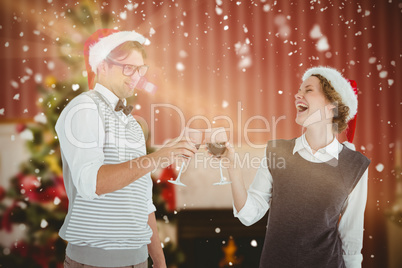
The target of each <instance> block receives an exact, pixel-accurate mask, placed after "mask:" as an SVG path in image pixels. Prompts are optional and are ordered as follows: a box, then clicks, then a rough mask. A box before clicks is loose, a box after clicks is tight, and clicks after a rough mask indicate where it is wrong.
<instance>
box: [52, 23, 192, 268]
mask: <svg viewBox="0 0 402 268" xmlns="http://www.w3.org/2000/svg"><path fill="white" fill-rule="evenodd" d="M145 42H146V39H145V38H144V37H143V36H142V35H140V34H138V33H136V32H134V31H117V30H110V29H101V30H98V31H97V32H95V33H94V34H93V35H92V36H91V37H90V38H89V39H88V40H87V41H86V43H85V48H84V55H85V61H86V67H87V71H88V83H89V88H90V89H92V88H94V89H93V90H90V91H89V92H85V93H83V94H81V95H79V96H77V97H76V98H74V99H73V100H72V101H71V102H70V103H69V104H68V105H67V107H66V108H65V109H64V110H63V112H62V113H61V115H60V117H59V119H58V121H57V124H56V132H57V134H58V138H59V141H60V147H61V155H62V161H63V176H64V183H65V187H66V191H67V195H68V198H69V208H68V214H67V216H66V218H65V221H64V224H63V226H62V227H61V229H60V233H59V234H60V236H61V237H62V238H63V239H65V240H66V241H68V245H67V248H66V260H65V264H64V265H65V267H83V265H88V266H89V267H136V268H139V267H141V268H142V267H147V259H148V253H149V255H150V256H151V258H152V260H153V263H154V267H166V263H165V258H164V255H163V251H162V248H161V243H160V241H159V238H158V231H157V227H156V219H155V213H154V211H155V210H156V209H155V206H154V205H153V203H152V180H151V176H150V172H151V171H152V170H153V169H155V168H156V167H157V165H158V163H162V162H164V164H165V165H169V164H171V163H172V162H173V161H174V158H175V157H176V156H180V155H181V156H183V155H185V156H193V155H194V153H195V152H196V148H195V146H194V144H191V143H188V142H186V141H185V140H181V141H176V142H171V143H169V144H167V145H166V146H164V147H163V148H161V149H160V150H159V151H157V152H154V153H152V154H149V155H146V147H145V138H144V135H143V132H142V129H141V127H140V125H139V124H138V123H137V122H136V120H135V119H134V118H133V116H132V115H131V114H130V111H131V109H132V106H131V107H130V106H129V107H127V106H125V105H126V102H127V101H126V98H127V97H130V96H132V95H133V93H134V88H135V86H136V85H137V83H138V81H139V79H140V78H141V76H144V75H145V73H146V71H147V68H148V66H146V65H145V64H144V59H145V51H144V47H143V46H142V45H143V44H144V43H145ZM95 82H96V84H95ZM94 84H95V86H94ZM88 266H85V267H88Z"/></svg>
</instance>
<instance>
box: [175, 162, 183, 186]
mask: <svg viewBox="0 0 402 268" xmlns="http://www.w3.org/2000/svg"><path fill="white" fill-rule="evenodd" d="M183 168H184V161H183V163H181V167H180V171H179V175H177V179H176V181H178V182H180V176H181V172H182V171H183Z"/></svg>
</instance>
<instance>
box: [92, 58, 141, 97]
mask: <svg viewBox="0 0 402 268" xmlns="http://www.w3.org/2000/svg"><path fill="white" fill-rule="evenodd" d="M113 61H115V62H117V63H119V64H130V65H135V66H141V65H144V59H143V56H142V53H141V52H139V51H137V50H132V51H131V53H130V54H129V55H125V56H121V57H118V58H113ZM98 72H99V83H100V84H102V85H103V86H105V87H106V88H108V89H109V90H110V91H112V92H113V93H114V94H115V95H116V96H117V97H118V98H119V99H125V98H128V97H131V96H132V95H133V94H134V89H135V87H136V85H137V83H138V81H139V80H140V78H141V77H140V75H139V74H138V71H136V72H134V73H133V74H132V75H131V76H125V75H124V74H123V66H119V65H116V64H113V63H107V62H105V61H103V62H102V63H101V64H100V67H99V69H98Z"/></svg>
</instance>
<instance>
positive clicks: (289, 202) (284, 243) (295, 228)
mask: <svg viewBox="0 0 402 268" xmlns="http://www.w3.org/2000/svg"><path fill="white" fill-rule="evenodd" d="M294 145H295V139H293V140H276V141H270V142H269V143H268V146H267V152H266V153H267V160H268V161H267V162H268V168H269V171H270V172H271V174H272V177H273V192H272V200H271V207H270V209H269V213H268V226H267V232H266V236H265V242H264V247H263V251H262V256H261V261H260V267H264V268H265V267H269V268H275V267H278V268H286V267H289V268H290V267H291V268H295V267H303V268H313V267H317V268H324V267H325V268H332V267H334V268H335V267H336V268H338V267H345V264H344V262H343V258H342V241H341V239H340V237H339V234H338V222H339V217H340V214H341V210H342V207H343V205H344V203H345V201H346V200H347V198H348V195H349V194H350V193H351V192H352V190H353V188H354V187H355V186H356V184H357V183H358V181H359V180H360V178H361V176H362V175H363V173H364V171H365V170H366V169H367V167H368V165H369V164H370V160H369V159H367V158H366V157H365V156H363V155H362V154H361V153H359V152H355V151H352V150H350V149H348V148H347V147H345V146H344V148H343V149H342V151H341V152H340V154H339V159H338V160H336V159H333V160H331V161H329V162H325V163H312V162H309V161H307V160H305V159H303V158H302V157H301V156H300V155H299V154H298V153H295V154H294V155H293V148H294Z"/></svg>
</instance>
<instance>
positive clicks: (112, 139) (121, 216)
mask: <svg viewBox="0 0 402 268" xmlns="http://www.w3.org/2000/svg"><path fill="white" fill-rule="evenodd" d="M83 94H87V95H88V96H90V97H91V98H92V99H93V100H94V102H95V103H96V105H97V106H98V111H99V114H100V117H101V119H102V124H103V126H104V131H105V140H104V144H103V152H104V164H117V163H121V162H126V161H129V160H131V159H134V158H137V157H140V156H143V155H145V154H146V147H145V138H144V134H143V132H142V129H141V126H140V125H139V124H138V123H137V121H136V120H135V119H134V118H133V117H132V115H129V116H128V123H124V122H123V121H122V120H121V119H120V118H119V117H118V116H117V115H116V113H115V112H114V109H113V107H111V105H110V103H109V102H108V101H107V100H105V99H104V98H103V97H102V95H101V94H99V93H98V92H96V91H94V90H92V91H89V92H85V93H83ZM63 164H64V163H63ZM65 179H69V178H65ZM70 179H71V178H70ZM110 180H113V178H110ZM150 184H151V185H152V179H151V177H150V174H149V173H148V174H147V175H145V176H143V177H141V178H140V179H138V180H136V181H135V182H133V183H131V184H130V185H128V186H126V187H124V188H122V189H120V190H117V191H115V192H112V193H107V194H105V195H102V196H100V197H99V198H95V199H93V200H88V199H84V198H82V197H81V196H80V195H79V194H78V193H77V192H76V190H75V191H74V195H73V200H70V201H69V206H70V207H69V211H68V214H67V216H66V219H65V222H64V224H63V227H62V228H61V230H60V236H61V237H62V238H64V239H65V240H67V241H68V242H69V243H71V244H74V245H77V246H89V247H95V248H101V249H106V250H118V249H122V250H124V249H137V248H140V247H142V246H144V245H146V244H149V243H150V242H151V241H150V238H151V236H152V230H151V228H150V227H149V225H148V214H149V212H148V199H149V197H150V193H149V191H150V190H149V189H150V186H149V185H150Z"/></svg>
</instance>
